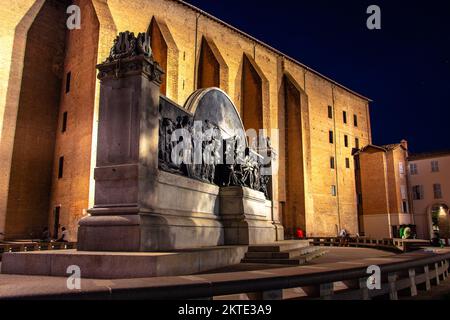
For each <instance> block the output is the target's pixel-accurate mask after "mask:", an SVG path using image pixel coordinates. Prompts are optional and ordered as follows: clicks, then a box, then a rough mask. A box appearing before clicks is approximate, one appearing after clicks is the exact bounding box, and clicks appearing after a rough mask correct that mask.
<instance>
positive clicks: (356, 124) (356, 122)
mask: <svg viewBox="0 0 450 320" xmlns="http://www.w3.org/2000/svg"><path fill="white" fill-rule="evenodd" d="M353 125H354V126H355V127H357V126H358V116H357V115H356V114H354V115H353Z"/></svg>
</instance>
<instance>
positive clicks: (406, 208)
mask: <svg viewBox="0 0 450 320" xmlns="http://www.w3.org/2000/svg"><path fill="white" fill-rule="evenodd" d="M402 209H403V213H408V211H409V210H408V201H405V200H403V201H402Z"/></svg>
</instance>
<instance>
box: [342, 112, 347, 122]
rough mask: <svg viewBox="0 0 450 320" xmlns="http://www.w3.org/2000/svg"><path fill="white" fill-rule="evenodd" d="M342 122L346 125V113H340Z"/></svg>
mask: <svg viewBox="0 0 450 320" xmlns="http://www.w3.org/2000/svg"><path fill="white" fill-rule="evenodd" d="M342 120H343V121H344V123H347V111H343V112H342Z"/></svg>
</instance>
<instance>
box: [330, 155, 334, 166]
mask: <svg viewBox="0 0 450 320" xmlns="http://www.w3.org/2000/svg"><path fill="white" fill-rule="evenodd" d="M330 168H331V169H334V168H335V165H334V157H330Z"/></svg>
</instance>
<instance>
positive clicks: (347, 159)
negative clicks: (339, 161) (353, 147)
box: [345, 158, 350, 169]
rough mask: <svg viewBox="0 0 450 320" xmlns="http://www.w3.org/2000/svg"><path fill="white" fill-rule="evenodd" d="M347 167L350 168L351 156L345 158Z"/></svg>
mask: <svg viewBox="0 0 450 320" xmlns="http://www.w3.org/2000/svg"><path fill="white" fill-rule="evenodd" d="M345 167H346V168H347V169H350V159H349V158H345Z"/></svg>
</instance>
